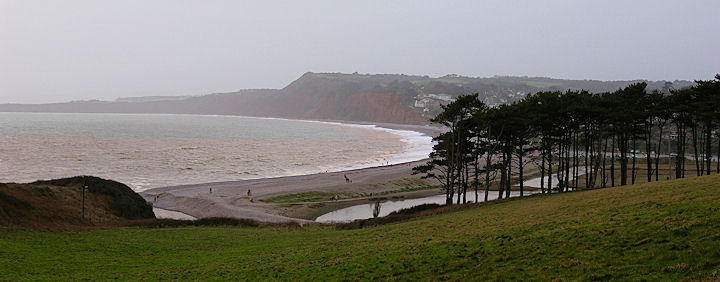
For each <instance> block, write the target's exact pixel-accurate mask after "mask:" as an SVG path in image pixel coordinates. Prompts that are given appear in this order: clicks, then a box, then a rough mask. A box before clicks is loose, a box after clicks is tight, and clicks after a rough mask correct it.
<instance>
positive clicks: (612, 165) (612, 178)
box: [610, 136, 615, 187]
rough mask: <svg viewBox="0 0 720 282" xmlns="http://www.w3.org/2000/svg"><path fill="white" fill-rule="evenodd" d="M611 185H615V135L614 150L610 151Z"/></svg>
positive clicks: (613, 140)
mask: <svg viewBox="0 0 720 282" xmlns="http://www.w3.org/2000/svg"><path fill="white" fill-rule="evenodd" d="M610 187H615V136H613V137H612V152H610Z"/></svg>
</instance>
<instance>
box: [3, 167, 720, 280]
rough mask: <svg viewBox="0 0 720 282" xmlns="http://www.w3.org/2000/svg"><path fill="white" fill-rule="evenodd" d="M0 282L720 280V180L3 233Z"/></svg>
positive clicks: (709, 179)
mask: <svg viewBox="0 0 720 282" xmlns="http://www.w3.org/2000/svg"><path fill="white" fill-rule="evenodd" d="M0 265H2V267H0V280H16V279H33V280H35V279H52V280H68V279H73V280H74V279H103V280H104V279H131V280H146V279H153V280H154V279H182V280H199V279H203V280H204V279H209V278H212V279H233V280H237V279H243V280H249V279H292V280H295V279H300V280H311V279H318V278H321V279H348V278H349V279H354V278H365V279H374V278H392V279H402V280H406V279H430V280H437V279H455V280H466V279H479V280H507V279H515V280H521V279H522V280H526V279H537V280H551V279H556V278H562V279H566V280H577V279H581V280H588V279H592V280H595V279H622V280H628V279H632V280H637V279H647V280H677V279H685V278H703V277H718V272H719V271H720V177H718V176H709V177H698V178H692V179H684V180H677V181H669V182H660V183H652V184H642V185H635V186H626V187H618V188H609V189H601V190H593V191H584V192H572V193H565V194H552V195H542V196H532V197H527V198H524V199H510V200H506V201H502V202H496V203H490V204H485V205H481V206H478V207H473V208H468V209H463V210H459V211H455V212H451V213H447V214H442V215H438V216H432V217H425V218H419V219H416V220H411V221H408V222H404V223H399V224H391V225H386V226H381V227H375V228H367V229H359V230H334V229H333V228H331V227H310V228H302V229H288V228H249V227H246V228H244V227H188V228H166V229H140V228H127V229H115V230H97V231H81V232H62V233H50V232H33V231H16V230H0Z"/></svg>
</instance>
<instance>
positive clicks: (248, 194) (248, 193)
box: [247, 189, 252, 197]
mask: <svg viewBox="0 0 720 282" xmlns="http://www.w3.org/2000/svg"><path fill="white" fill-rule="evenodd" d="M250 195H252V192H250V189H248V191H247V196H248V197H250Z"/></svg>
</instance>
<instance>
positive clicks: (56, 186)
mask: <svg viewBox="0 0 720 282" xmlns="http://www.w3.org/2000/svg"><path fill="white" fill-rule="evenodd" d="M83 186H86V187H87V189H86V193H85V203H84V204H85V208H84V209H85V211H84V213H83V193H82V190H83V188H82V187H83ZM83 216H84V218H83ZM154 218H155V214H154V213H153V211H152V207H151V206H149V205H148V204H147V203H146V202H145V200H144V199H143V198H142V197H140V195H138V194H136V193H135V192H134V191H133V190H132V189H130V187H128V186H126V185H125V184H122V183H119V182H115V181H112V180H106V179H102V178H98V177H92V176H77V177H70V178H63V179H55V180H47V181H36V182H33V183H27V184H17V183H7V184H5V183H0V228H3V227H8V228H13V229H33V230H71V229H77V228H92V227H101V226H118V225H121V224H127V223H129V222H130V221H131V220H136V219H154ZM1 250H2V246H1V245H0V252H2V251H1Z"/></svg>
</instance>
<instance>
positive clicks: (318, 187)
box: [138, 120, 442, 224]
mask: <svg viewBox="0 0 720 282" xmlns="http://www.w3.org/2000/svg"><path fill="white" fill-rule="evenodd" d="M311 122H312V121H311ZM314 122H330V123H341V124H342V125H350V126H353V125H355V126H357V125H361V126H372V127H374V128H377V129H378V130H402V131H414V132H417V133H420V134H422V135H423V136H426V137H434V136H437V135H438V134H441V133H442V129H441V128H437V127H431V126H421V125H404V124H388V123H370V122H351V123H345V122H347V121H330V120H322V121H314ZM426 161H427V158H426V157H425V158H421V159H419V160H417V159H416V160H412V161H407V162H401V163H393V162H389V163H390V164H389V165H379V166H369V167H362V168H350V169H342V170H338V171H332V172H327V173H314V174H305V175H294V176H280V177H269V178H256V179H247V180H237V181H223V182H211V183H199V184H185V185H175V186H168V187H158V188H150V189H147V190H143V191H139V192H138V193H139V194H140V195H141V196H143V197H144V198H145V199H146V200H147V201H148V202H150V203H152V204H153V206H154V207H157V208H161V209H165V210H170V211H177V212H181V213H184V214H187V215H190V216H192V217H195V218H206V217H233V218H247V219H253V220H258V221H262V222H289V221H295V222H299V223H305V224H307V223H313V222H314V221H312V220H308V219H300V218H295V217H290V216H286V215H288V214H289V215H297V214H304V215H306V216H305V217H307V216H308V215H309V216H313V215H314V214H318V213H321V212H325V211H327V208H328V207H326V208H320V209H318V211H316V212H310V213H308V212H307V211H305V212H300V213H297V212H293V211H289V210H292V205H287V204H285V205H283V204H278V203H268V202H265V200H267V199H270V198H272V197H277V196H281V195H288V194H297V193H305V192H320V193H330V194H333V193H334V194H337V195H360V196H358V197H352V199H350V200H349V201H344V204H339V205H337V204H335V206H336V208H337V209H339V208H343V207H345V206H347V205H349V204H350V203H356V202H359V201H363V200H367V198H368V197H367V195H373V194H374V195H378V194H383V193H384V194H387V195H385V196H393V195H394V194H396V193H397V194H403V197H405V196H404V195H405V194H407V196H408V197H423V196H427V195H430V194H439V191H435V189H429V190H432V191H434V192H429V190H425V191H422V190H421V191H420V192H415V193H407V192H401V191H400V190H402V189H403V188H406V186H407V185H409V184H408V183H410V182H413V183H423V184H422V185H427V186H430V185H432V184H433V183H432V181H430V180H422V179H421V176H419V175H412V168H413V167H415V166H418V165H420V164H423V163H425V162H426ZM346 176H347V178H348V179H349V180H350V181H351V182H348V181H346V180H345V177H346ZM248 190H249V192H250V195H248ZM393 192H396V193H393ZM363 195H365V196H363ZM288 206H290V207H288ZM331 206H332V205H331Z"/></svg>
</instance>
